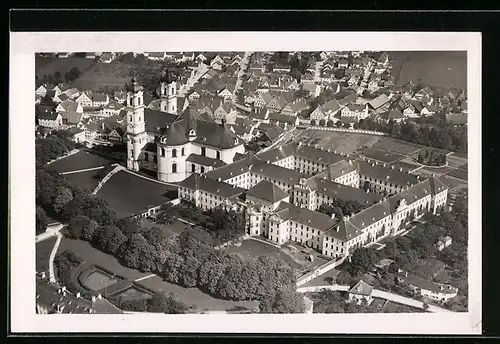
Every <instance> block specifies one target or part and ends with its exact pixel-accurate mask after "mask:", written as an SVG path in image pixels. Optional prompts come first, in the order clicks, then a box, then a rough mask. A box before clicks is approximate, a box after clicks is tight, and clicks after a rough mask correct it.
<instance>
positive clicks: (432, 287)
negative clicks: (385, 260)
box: [398, 273, 457, 294]
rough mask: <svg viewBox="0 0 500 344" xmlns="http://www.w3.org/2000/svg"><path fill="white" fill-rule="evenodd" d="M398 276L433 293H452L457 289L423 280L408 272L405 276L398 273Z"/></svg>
mask: <svg viewBox="0 0 500 344" xmlns="http://www.w3.org/2000/svg"><path fill="white" fill-rule="evenodd" d="M398 277H399V278H400V279H401V280H403V281H404V282H406V283H408V284H410V285H412V286H414V287H417V288H420V289H422V290H428V291H431V292H433V293H441V294H454V293H456V292H457V289H456V288H455V287H453V286H451V285H446V284H437V283H434V282H431V281H428V280H424V279H422V278H420V277H417V276H415V275H413V274H410V273H408V275H407V276H405V275H399V276H398Z"/></svg>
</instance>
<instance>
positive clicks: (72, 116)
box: [61, 111, 83, 124]
mask: <svg viewBox="0 0 500 344" xmlns="http://www.w3.org/2000/svg"><path fill="white" fill-rule="evenodd" d="M61 115H62V116H63V118H64V119H66V120H67V121H68V123H69V124H78V123H80V122H81V120H82V116H83V113H81V112H70V111H64V112H61Z"/></svg>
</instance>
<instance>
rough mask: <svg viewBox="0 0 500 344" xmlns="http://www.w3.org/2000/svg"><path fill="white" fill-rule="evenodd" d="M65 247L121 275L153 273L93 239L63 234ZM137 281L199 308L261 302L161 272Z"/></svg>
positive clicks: (222, 308)
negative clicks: (221, 295)
mask: <svg viewBox="0 0 500 344" xmlns="http://www.w3.org/2000/svg"><path fill="white" fill-rule="evenodd" d="M65 250H69V251H72V252H74V253H75V254H77V255H78V256H80V257H81V258H82V259H84V260H85V263H86V264H89V265H90V264H95V265H97V266H102V267H103V268H104V269H106V270H108V271H110V272H112V273H114V274H115V275H117V276H121V277H124V278H125V279H128V280H129V281H134V280H136V279H139V278H143V277H146V276H151V273H142V272H140V271H138V270H135V269H130V268H127V267H124V266H123V265H121V264H120V263H119V262H118V260H117V259H116V258H114V257H113V256H111V255H108V254H106V253H104V252H101V251H99V250H97V249H96V248H94V247H92V246H91V245H90V244H89V243H87V242H85V241H82V240H73V239H68V238H63V240H62V242H61V245H60V246H59V250H58V253H62V252H64V251H65ZM136 283H137V284H138V285H139V286H142V287H144V288H146V289H148V290H151V291H154V292H161V293H167V294H170V293H173V294H174V295H175V296H177V297H178V299H179V300H180V301H182V302H185V303H186V304H188V305H195V306H196V308H197V309H198V310H203V309H205V308H206V309H209V310H220V311H225V310H227V309H230V308H233V307H234V306H238V305H239V306H243V307H247V308H252V307H254V306H256V305H257V303H256V302H252V301H242V302H233V301H225V300H218V299H216V298H214V297H212V296H210V295H207V294H205V293H203V292H201V291H200V290H198V289H197V288H184V287H181V286H179V285H176V284H172V283H168V282H165V281H163V280H162V279H161V278H160V277H158V276H152V277H149V278H146V279H143V280H141V281H139V282H136Z"/></svg>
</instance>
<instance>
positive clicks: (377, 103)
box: [368, 94, 390, 110]
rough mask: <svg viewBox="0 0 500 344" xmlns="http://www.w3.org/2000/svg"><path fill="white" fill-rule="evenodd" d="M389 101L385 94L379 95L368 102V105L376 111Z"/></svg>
mask: <svg viewBox="0 0 500 344" xmlns="http://www.w3.org/2000/svg"><path fill="white" fill-rule="evenodd" d="M389 101H390V100H389V97H387V95H386V94H381V95H379V96H378V97H377V98H375V99H372V100H371V101H369V102H368V105H369V106H371V107H372V108H373V109H375V110H376V109H378V108H380V107H382V106H383V105H385V104H387V103H388V102H389Z"/></svg>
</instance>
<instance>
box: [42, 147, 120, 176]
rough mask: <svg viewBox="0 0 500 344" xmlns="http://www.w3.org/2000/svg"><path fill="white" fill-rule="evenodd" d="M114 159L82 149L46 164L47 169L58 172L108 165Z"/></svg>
mask: <svg viewBox="0 0 500 344" xmlns="http://www.w3.org/2000/svg"><path fill="white" fill-rule="evenodd" d="M114 162H115V161H113V160H109V159H105V158H102V157H100V156H97V155H95V154H91V153H88V152H86V151H84V150H81V151H80V152H78V153H76V154H73V155H70V156H68V157H65V158H62V159H60V160H57V161H55V162H53V163H52V164H50V165H47V168H48V169H49V170H53V171H56V172H58V173H62V172H70V171H78V170H84V169H87V168H93V167H99V166H104V165H109V164H111V163H114Z"/></svg>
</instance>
